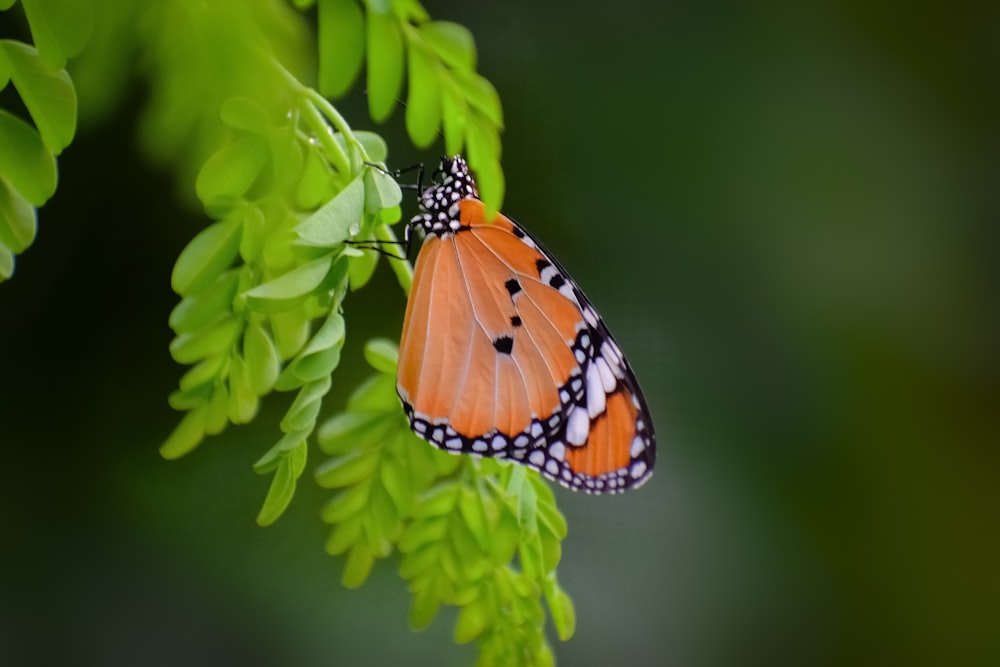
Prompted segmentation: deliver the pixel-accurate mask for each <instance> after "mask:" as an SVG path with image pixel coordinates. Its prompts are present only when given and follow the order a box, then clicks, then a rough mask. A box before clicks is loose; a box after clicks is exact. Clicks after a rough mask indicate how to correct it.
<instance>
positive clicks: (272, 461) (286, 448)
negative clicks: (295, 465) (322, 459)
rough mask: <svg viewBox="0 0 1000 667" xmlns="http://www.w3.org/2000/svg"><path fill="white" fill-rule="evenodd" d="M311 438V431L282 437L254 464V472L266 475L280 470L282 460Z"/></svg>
mask: <svg viewBox="0 0 1000 667" xmlns="http://www.w3.org/2000/svg"><path fill="white" fill-rule="evenodd" d="M308 437H309V431H292V432H289V433H286V434H285V435H283V436H282V437H281V440H279V441H278V442H277V443H276V444H274V445H273V446H272V447H271V448H270V449H269V450H267V452H265V453H264V455H263V456H262V457H260V458H259V459H257V460H256V461H255V462H254V464H253V471H254V472H255V473H257V474H258V475H266V474H268V473H271V472H274V471H275V470H277V469H278V465H279V464H280V463H281V460H282V459H283V458H285V457H286V456H287V455H288V454H289V453H290V452H293V451H295V450H296V449H298V448H299V447H300V446H302V443H303V442H305V441H306V438H308Z"/></svg>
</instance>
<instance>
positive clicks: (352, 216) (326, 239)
mask: <svg viewBox="0 0 1000 667" xmlns="http://www.w3.org/2000/svg"><path fill="white" fill-rule="evenodd" d="M364 202H365V186H364V180H363V177H362V175H361V174H359V175H358V177H357V178H355V179H354V180H352V181H351V182H350V183H349V184H348V185H347V187H345V188H344V189H343V190H341V191H340V192H339V193H337V196H336V197H334V198H333V199H331V200H330V201H329V202H327V203H326V204H325V205H323V206H322V207H321V208H320V209H319V210H318V211H316V212H315V213H313V214H312V215H310V216H309V217H308V218H306V219H305V220H303V221H302V222H300V223H299V224H298V225H297V226H296V227H295V233H296V234H298V236H299V242H300V243H301V244H303V245H308V246H315V247H320V248H329V247H332V246H335V245H338V244H340V243H343V242H344V241H345V240H346V239H348V238H349V237H350V236H351V231H350V230H351V226H352V225H358V226H360V225H361V222H362V218H361V216H362V214H363V211H364Z"/></svg>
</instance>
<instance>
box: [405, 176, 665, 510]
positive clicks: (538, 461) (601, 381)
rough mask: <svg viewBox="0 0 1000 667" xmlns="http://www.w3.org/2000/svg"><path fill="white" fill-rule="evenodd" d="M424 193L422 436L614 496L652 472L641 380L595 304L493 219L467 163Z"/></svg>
mask: <svg viewBox="0 0 1000 667" xmlns="http://www.w3.org/2000/svg"><path fill="white" fill-rule="evenodd" d="M439 171H440V173H442V174H443V179H442V181H441V183H440V184H438V185H434V186H431V187H428V188H426V189H425V190H424V191H423V193H422V194H421V208H422V210H423V213H421V214H420V215H418V216H417V217H415V218H414V219H413V221H412V222H411V223H410V224H411V225H413V226H419V227H421V228H422V229H423V230H424V232H425V233H426V234H427V237H428V238H427V239H426V241H425V243H424V246H423V247H422V248H421V251H420V255H419V257H418V258H417V264H416V269H415V273H414V279H413V287H412V290H411V293H410V299H409V301H408V303H407V308H406V316H405V319H404V323H403V334H402V337H401V340H400V348H399V371H398V376H397V388H398V392H399V396H400V398H401V400H402V402H403V408H404V411H405V412H406V414H407V417H408V418H409V421H410V425H411V427H412V428H413V430H414V432H415V433H416V434H417V435H419V436H420V437H422V438H424V439H425V440H428V441H429V442H431V443H432V444H434V445H436V446H437V447H440V448H442V449H445V450H447V451H450V452H454V453H468V454H475V455H481V456H492V457H496V458H511V459H514V460H515V461H518V462H520V463H523V464H525V465H528V466H530V467H532V468H535V469H537V470H539V471H541V472H542V474H543V475H545V476H546V477H549V478H550V479H554V480H557V481H559V482H560V483H561V484H563V485H564V486H567V487H569V488H571V489H582V490H584V491H587V492H592V493H602V492H612V493H615V492H619V491H623V490H625V489H627V488H630V487H634V486H638V485H640V484H642V483H643V482H644V481H645V480H646V479H648V477H649V476H650V474H652V468H653V463H654V460H655V439H654V436H653V430H652V424H651V420H650V418H649V411H648V409H647V407H646V404H645V401H644V399H643V397H642V393H641V392H640V391H639V387H638V383H637V382H636V380H635V376H634V374H633V372H632V370H631V368H630V367H629V365H628V363H627V362H626V361H625V359H624V357H623V356H622V354H621V351H620V349H619V348H618V346H617V344H616V343H615V342H614V339H613V338H612V337H611V334H610V332H609V331H608V330H607V328H606V327H605V326H604V323H603V322H602V321H601V320H600V318H599V317H598V316H597V313H596V312H595V311H594V309H593V307H592V306H591V305H590V302H589V301H587V299H586V297H585V296H584V295H583V293H582V292H581V291H580V290H579V288H577V287H576V285H575V284H574V283H573V282H572V281H571V280H570V279H569V277H568V276H567V275H566V273H565V271H563V270H562V268H561V267H560V266H559V265H558V263H557V262H556V261H555V260H554V259H553V258H552V257H551V256H550V255H549V254H548V253H547V252H546V251H545V249H544V248H542V246H541V245H540V244H538V242H537V241H535V240H534V239H533V238H531V237H530V236H529V235H528V234H527V233H526V232H525V231H524V230H522V229H521V228H520V227H518V226H517V225H516V224H515V223H514V222H512V221H511V220H510V219H509V218H507V217H505V216H503V215H500V214H498V215H497V217H496V218H495V219H494V220H493V221H491V222H486V220H485V216H484V206H483V204H482V202H481V201H479V199H478V198H477V195H476V189H475V182H474V181H473V180H472V177H471V175H470V174H469V172H468V167H467V165H466V164H465V162H464V160H462V159H461V158H458V157H456V158H446V159H445V160H444V161H443V162H442V165H441V168H440V170H439Z"/></svg>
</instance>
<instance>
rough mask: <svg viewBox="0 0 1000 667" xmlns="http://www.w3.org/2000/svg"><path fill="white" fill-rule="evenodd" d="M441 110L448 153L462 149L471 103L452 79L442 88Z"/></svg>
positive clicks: (458, 151)
mask: <svg viewBox="0 0 1000 667" xmlns="http://www.w3.org/2000/svg"><path fill="white" fill-rule="evenodd" d="M441 111H442V114H443V117H444V145H445V153H446V154H447V155H455V154H457V153H460V152H461V151H462V146H463V145H464V143H465V130H466V127H467V126H468V123H469V105H468V104H466V101H465V97H464V96H463V95H462V91H461V90H460V89H459V88H458V86H457V85H456V84H455V82H454V81H453V80H452V79H447V80H446V81H445V83H444V85H443V86H442V88H441Z"/></svg>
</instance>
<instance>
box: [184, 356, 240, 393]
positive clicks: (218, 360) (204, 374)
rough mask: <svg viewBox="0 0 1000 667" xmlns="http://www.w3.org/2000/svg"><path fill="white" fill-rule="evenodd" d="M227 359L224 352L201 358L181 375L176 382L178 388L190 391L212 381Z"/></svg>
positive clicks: (220, 371)
mask: <svg viewBox="0 0 1000 667" xmlns="http://www.w3.org/2000/svg"><path fill="white" fill-rule="evenodd" d="M228 360H229V356H228V355H226V354H217V355H215V356H212V357H208V358H206V359H204V360H202V361H201V362H199V363H198V364H197V365H196V366H194V367H193V368H191V370H189V371H188V372H187V373H185V374H184V375H183V376H182V377H181V381H180V382H179V383H178V387H179V389H180V390H181V391H185V392H191V391H194V390H195V389H197V388H198V387H200V386H201V385H203V384H206V383H209V382H214V381H215V379H216V378H217V377H218V376H219V374H220V373H222V371H223V367H225V366H226V362H227V361H228Z"/></svg>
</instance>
